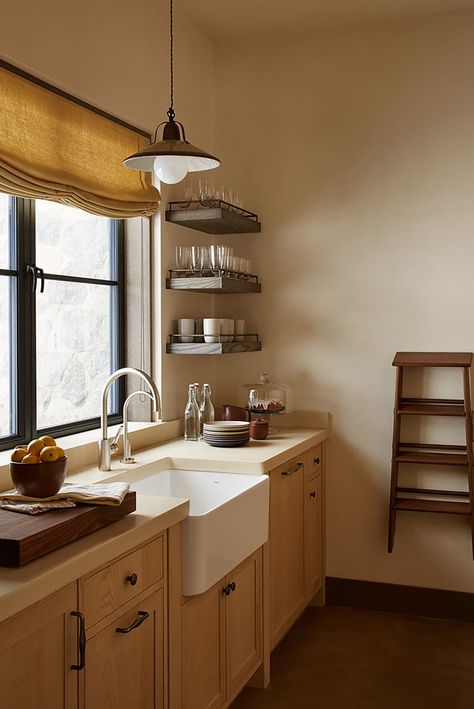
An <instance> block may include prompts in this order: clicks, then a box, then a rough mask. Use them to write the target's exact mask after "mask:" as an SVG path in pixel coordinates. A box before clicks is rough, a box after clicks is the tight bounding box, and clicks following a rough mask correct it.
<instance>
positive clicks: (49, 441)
mask: <svg viewBox="0 0 474 709" xmlns="http://www.w3.org/2000/svg"><path fill="white" fill-rule="evenodd" d="M39 440H40V441H43V443H44V445H45V446H55V445H56V441H55V440H54V438H51V436H40V439H39Z"/></svg>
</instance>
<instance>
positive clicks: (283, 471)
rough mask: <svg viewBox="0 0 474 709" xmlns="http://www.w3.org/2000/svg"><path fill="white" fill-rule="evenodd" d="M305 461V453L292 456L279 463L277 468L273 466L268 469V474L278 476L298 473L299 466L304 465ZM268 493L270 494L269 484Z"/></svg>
mask: <svg viewBox="0 0 474 709" xmlns="http://www.w3.org/2000/svg"><path fill="white" fill-rule="evenodd" d="M305 463H306V458H305V454H304V453H303V455H300V456H298V457H297V458H292V459H291V460H288V461H287V462H286V463H282V464H281V465H279V466H278V468H274V469H273V470H272V471H270V476H271V478H274V477H279V476H280V475H282V476H283V477H290V476H291V475H295V474H296V473H298V471H299V470H301V468H304V467H305ZM270 494H271V486H270Z"/></svg>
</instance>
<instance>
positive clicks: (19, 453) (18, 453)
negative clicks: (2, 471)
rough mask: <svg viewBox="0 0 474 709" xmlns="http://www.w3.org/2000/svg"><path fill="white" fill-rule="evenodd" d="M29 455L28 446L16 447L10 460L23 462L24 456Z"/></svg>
mask: <svg viewBox="0 0 474 709" xmlns="http://www.w3.org/2000/svg"><path fill="white" fill-rule="evenodd" d="M27 455H28V451H27V450H26V448H15V450H14V451H13V452H12V454H11V456H10V460H12V461H13V462H14V463H21V461H22V460H23V458H24V457H25V456H27Z"/></svg>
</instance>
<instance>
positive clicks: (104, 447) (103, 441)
mask: <svg viewBox="0 0 474 709" xmlns="http://www.w3.org/2000/svg"><path fill="white" fill-rule="evenodd" d="M127 374H135V375H136V376H137V377H140V378H141V379H143V380H144V381H145V382H146V383H147V384H148V386H149V387H150V389H151V394H150V398H151V400H152V401H153V406H154V411H153V418H154V420H155V421H157V420H158V421H159V420H160V417H161V399H160V392H159V391H158V388H157V386H156V384H155V382H154V381H153V379H152V378H151V377H150V375H149V374H147V373H146V372H142V370H141V369H135V368H134V367H123V368H122V369H117V371H116V372H114V373H113V374H111V375H110V377H109V378H108V379H107V381H106V382H105V384H104V388H103V390H102V415H101V438H100V440H99V470H110V463H111V449H110V441H109V438H108V433H107V401H108V398H109V391H110V387H111V386H112V384H113V383H114V382H116V381H117V379H119V378H120V377H123V376H125V375H127ZM127 437H128V430H127ZM126 445H127V446H128V440H127V441H126V440H125V436H124V449H125V447H126ZM128 449H129V447H128Z"/></svg>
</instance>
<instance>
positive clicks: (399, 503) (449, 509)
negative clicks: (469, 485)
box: [393, 497, 471, 515]
mask: <svg viewBox="0 0 474 709" xmlns="http://www.w3.org/2000/svg"><path fill="white" fill-rule="evenodd" d="M393 509H395V510H407V511H409V512H438V513H442V514H454V515H470V514H471V505H470V504H469V503H468V502H448V501H445V500H420V499H415V498H409V497H407V498H402V497H397V498H396V499H395V503H394V505H393Z"/></svg>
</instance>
